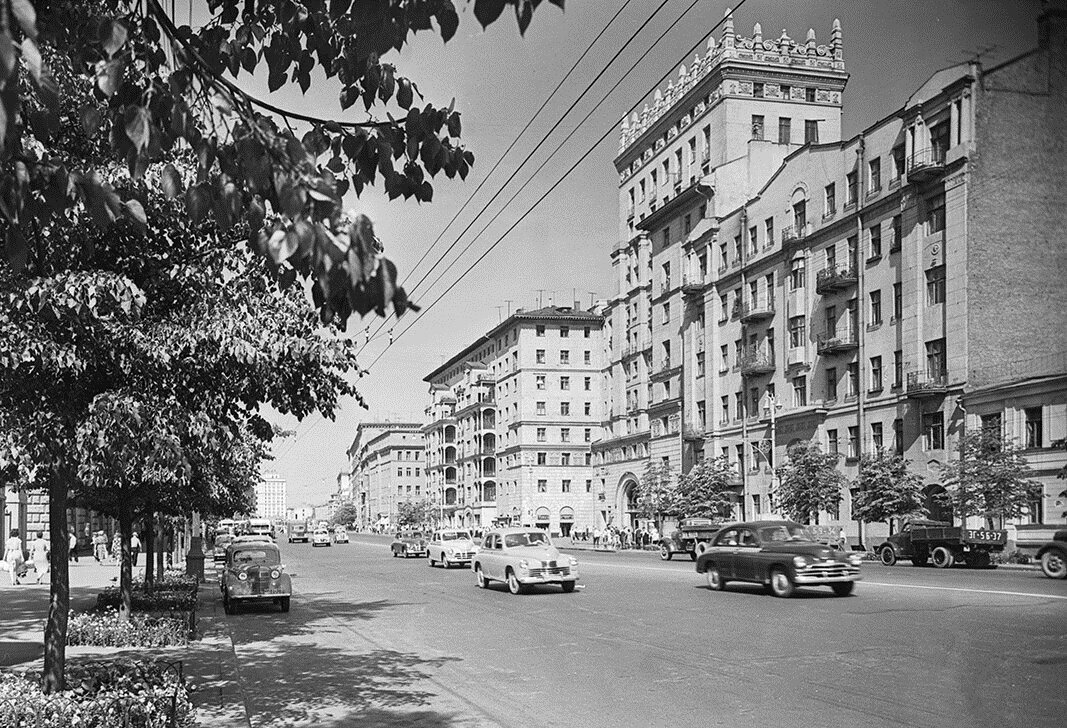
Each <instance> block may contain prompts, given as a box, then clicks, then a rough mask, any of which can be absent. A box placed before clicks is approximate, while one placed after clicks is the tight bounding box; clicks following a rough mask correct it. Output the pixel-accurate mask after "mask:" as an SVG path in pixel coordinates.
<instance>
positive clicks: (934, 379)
mask: <svg viewBox="0 0 1067 728" xmlns="http://www.w3.org/2000/svg"><path fill="white" fill-rule="evenodd" d="M947 391H948V374H946V373H945V372H941V373H940V374H930V373H928V372H908V378H907V385H906V388H905V394H906V395H907V396H908V397H911V398H913V399H925V398H927V397H940V396H941V395H943V394H945V392H947Z"/></svg>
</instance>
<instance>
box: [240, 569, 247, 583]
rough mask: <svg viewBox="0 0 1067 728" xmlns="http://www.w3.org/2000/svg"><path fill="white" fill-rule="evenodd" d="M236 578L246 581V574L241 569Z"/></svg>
mask: <svg viewBox="0 0 1067 728" xmlns="http://www.w3.org/2000/svg"><path fill="white" fill-rule="evenodd" d="M237 578H238V579H240V580H241V581H248V574H246V573H245V572H243V571H242V572H241V573H240V574H238V575H237Z"/></svg>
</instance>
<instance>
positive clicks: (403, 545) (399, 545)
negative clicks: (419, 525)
mask: <svg viewBox="0 0 1067 728" xmlns="http://www.w3.org/2000/svg"><path fill="white" fill-rule="evenodd" d="M426 546H427V543H426V537H425V536H423V535H422V534H421V533H420V532H418V531H415V532H413V533H407V534H403V533H398V534H397V535H396V538H395V539H393V542H392V543H391V544H389V549H390V550H391V551H392V552H393V557H394V558H395V557H397V556H403V557H404V558H405V559H406V558H407V557H409V556H425V555H426Z"/></svg>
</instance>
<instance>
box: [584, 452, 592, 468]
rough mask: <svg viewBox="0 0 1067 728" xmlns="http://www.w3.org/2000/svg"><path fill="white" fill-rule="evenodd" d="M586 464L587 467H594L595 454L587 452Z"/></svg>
mask: <svg viewBox="0 0 1067 728" xmlns="http://www.w3.org/2000/svg"><path fill="white" fill-rule="evenodd" d="M585 464H586V465H592V464H593V453H591V452H587V453H586V454H585Z"/></svg>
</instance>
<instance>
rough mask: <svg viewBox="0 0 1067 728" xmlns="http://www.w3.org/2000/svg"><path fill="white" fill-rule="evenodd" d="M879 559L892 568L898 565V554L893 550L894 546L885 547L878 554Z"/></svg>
mask: <svg viewBox="0 0 1067 728" xmlns="http://www.w3.org/2000/svg"><path fill="white" fill-rule="evenodd" d="M878 557H879V558H880V559H881V561H882V563H883V564H885V565H886V566H892V565H893V564H895V563H897V552H896V551H894V550H893V547H892V546H883V547H882V550H881V551H879V552H878Z"/></svg>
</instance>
